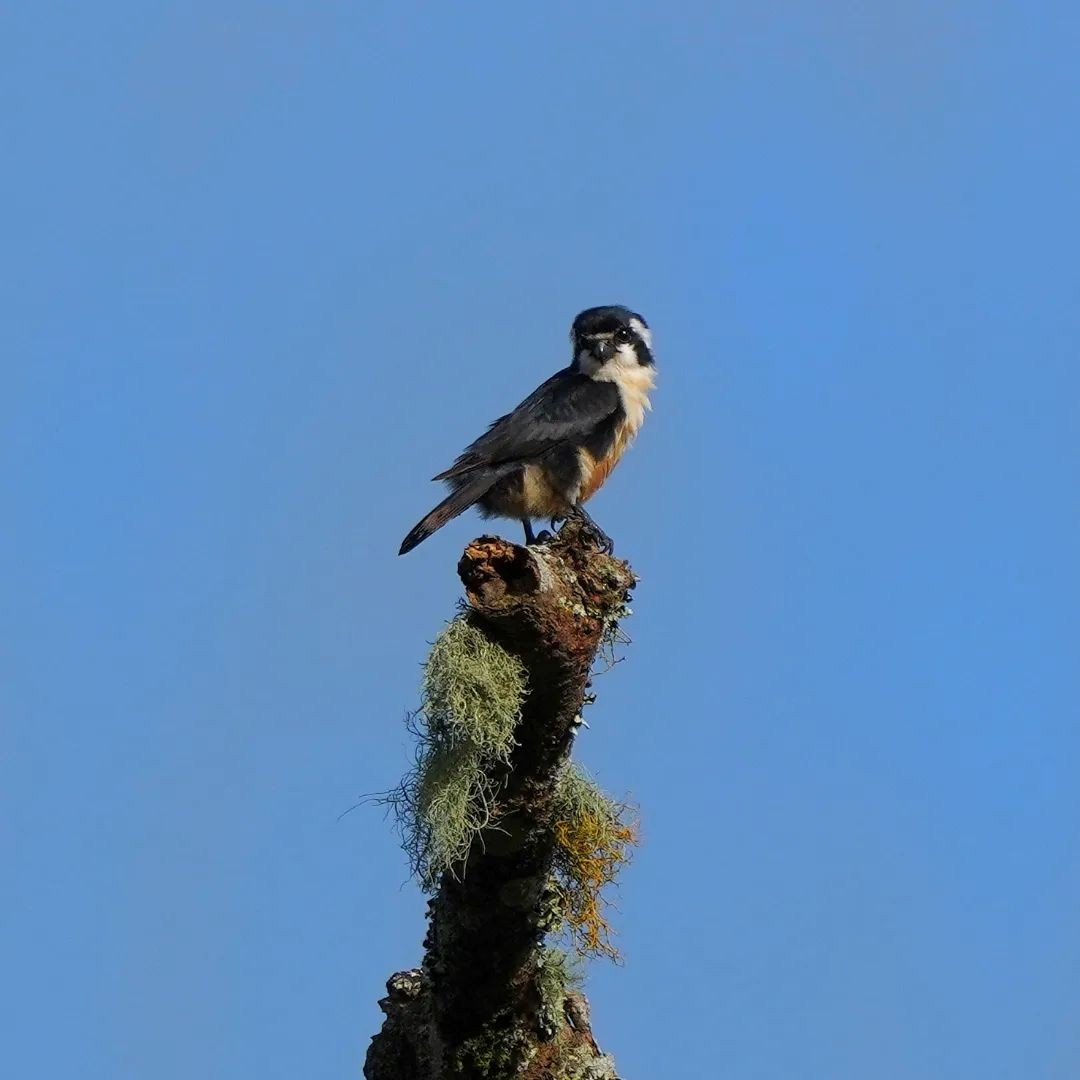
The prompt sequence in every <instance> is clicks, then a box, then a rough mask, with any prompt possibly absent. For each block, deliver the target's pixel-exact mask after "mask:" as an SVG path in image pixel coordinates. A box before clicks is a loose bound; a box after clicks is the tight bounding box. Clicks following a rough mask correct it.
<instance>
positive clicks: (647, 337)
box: [630, 318, 652, 352]
mask: <svg viewBox="0 0 1080 1080" xmlns="http://www.w3.org/2000/svg"><path fill="white" fill-rule="evenodd" d="M630 329H631V330H633V331H634V333H635V334H637V336H638V337H639V338H641V340H642V341H644V342H645V345H646V347H647V348H648V350H649V352H652V331H651V330H650V329H649V328H648V327H647V326H646V325H645V324H644V323H643V322H642V321H641V320H640V319H638V318H633V319H631V320H630Z"/></svg>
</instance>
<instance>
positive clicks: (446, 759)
mask: <svg viewBox="0 0 1080 1080" xmlns="http://www.w3.org/2000/svg"><path fill="white" fill-rule="evenodd" d="M524 695H525V671H524V668H523V666H522V664H521V662H520V661H519V660H518V659H517V658H516V657H514V656H511V655H510V653H508V652H507V651H506V650H505V649H503V648H502V647H500V646H499V645H496V644H495V643H494V642H493V641H491V640H489V639H488V638H487V637H486V636H485V635H484V634H483V633H482V632H481V631H480V630H479V629H477V627H475V626H473V624H472V623H471V622H470V620H469V618H468V616H467V615H459V616H458V617H457V618H455V619H454V620H453V621H451V622H450V623H449V624H448V625H447V627H446V629H445V630H444V631H443V632H442V634H440V635H439V637H438V639H437V640H436V641H435V643H434V645H433V646H432V648H431V652H430V654H429V655H428V659H427V662H426V663H425V665H424V677H423V683H422V693H421V705H420V708H419V710H418V711H417V712H416V713H413V714H412V715H410V716H409V718H408V725H409V728H410V730H411V731H412V732H413V734H414V735H415V736H416V740H417V748H416V763H415V765H414V766H413V768H412V769H411V770H410V771H409V773H408V774H407V775H406V776H405V778H404V779H403V780H402V782H401V784H400V785H399V786H398V788H397V789H396V790H394V791H393V792H391V793H390V794H389V795H388V796H387V797H386V802H387V803H389V805H390V806H391V808H392V809H393V811H394V813H395V815H396V816H397V820H398V826H399V828H400V830H401V834H402V846H403V847H404V849H405V851H406V852H407V854H408V855H409V859H410V862H411V865H412V869H413V872H414V873H415V874H416V875H417V877H418V878H419V879H420V882H421V884H422V885H423V886H424V887H425V888H429V889H430V888H433V887H434V886H435V885H436V884H437V882H438V879H439V876H440V875H441V874H442V873H443V872H444V871H447V870H449V871H452V872H453V871H455V870H456V869H457V868H459V867H460V865H461V863H462V861H463V860H464V859H465V857H466V855H467V854H468V852H469V848H470V846H471V845H472V842H473V839H474V838H475V837H476V835H477V833H479V832H480V831H481V830H482V829H484V828H486V827H487V826H488V825H490V824H491V822H492V811H493V804H494V798H495V784H494V781H493V780H492V779H491V777H490V769H491V767H492V766H493V765H495V764H497V763H498V762H506V761H508V760H509V757H510V752H511V750H512V749H513V746H514V725H515V724H516V723H517V720H518V717H519V716H520V713H521V702H522V699H523V697H524Z"/></svg>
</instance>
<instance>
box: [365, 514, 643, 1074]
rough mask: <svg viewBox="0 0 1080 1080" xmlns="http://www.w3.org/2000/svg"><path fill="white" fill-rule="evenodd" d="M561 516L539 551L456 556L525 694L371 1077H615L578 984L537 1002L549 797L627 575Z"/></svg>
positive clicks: (390, 998) (382, 1036)
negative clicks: (493, 812)
mask: <svg viewBox="0 0 1080 1080" xmlns="http://www.w3.org/2000/svg"><path fill="white" fill-rule="evenodd" d="M587 541H588V537H587V534H586V535H582V533H581V532H580V531H579V528H578V526H577V525H576V524H575V523H568V524H567V525H565V526H564V527H563V529H562V530H561V532H560V534H559V535H558V536H557V537H556V538H555V539H554V540H553V541H552V542H551V543H550V544H548V545H546V546H536V547H532V548H524V547H520V546H518V545H515V544H511V543H508V542H507V541H505V540H499V539H496V538H493V537H481V538H480V539H478V540H475V541H473V542H472V543H471V544H470V545H469V546H468V547H467V548H466V549H465V553H464V555H463V556H462V558H461V561H460V563H459V564H458V573H459V575H460V577H461V580H462V582H463V584H464V586H465V591H466V597H467V600H468V605H469V619H470V621H471V622H472V623H473V625H475V626H476V627H478V628H480V629H481V631H482V632H483V634H484V635H485V636H487V637H488V638H489V640H491V641H493V642H496V643H497V644H499V645H501V646H502V647H503V648H504V649H506V650H507V651H508V652H510V653H511V654H513V655H514V656H517V657H518V658H519V659H520V660H521V662H522V664H523V665H524V668H525V672H526V677H527V687H528V689H527V694H526V696H525V698H524V701H523V704H522V708H521V715H520V719H519V721H518V723H517V727H516V729H515V732H514V742H515V746H514V750H513V752H512V755H511V758H510V761H509V764H508V765H503V766H500V767H498V774H497V775H496V776H495V777H494V779H495V781H496V782H497V783H498V785H499V795H498V816H497V827H493V828H488V829H486V830H484V832H483V833H481V834H480V835H478V836H477V837H476V839H475V841H474V842H473V844H472V846H471V848H470V850H469V854H468V857H467V859H466V861H465V864H464V866H463V867H461V868H460V869H459V870H458V871H456V872H445V873H443V874H442V876H441V878H440V879H439V882H438V888H437V891H436V892H435V895H434V896H433V898H432V900H431V902H430V903H429V906H428V918H429V927H428V933H427V937H426V939H425V942H424V945H425V952H424V958H423V962H422V965H421V967H420V968H418V969H414V970H410V971H405V972H399V973H397V974H396V975H394V976H392V977H391V978H390V980H389V981H388V983H387V991H388V992H387V996H386V997H385V998H383V999H382V1000H381V1001H380V1002H379V1005H380V1007H381V1008H382V1010H383V1012H384V1013H385V1014H386V1019H385V1020H384V1022H383V1027H382V1030H381V1031H380V1032H379V1033H378V1034H377V1035H376V1036H375V1037H374V1038H373V1040H372V1043H371V1046H370V1048H369V1050H368V1054H367V1060H366V1063H365V1066H364V1076H365V1077H366V1078H367V1080H442V1078H443V1077H448V1078H449V1077H461V1078H476V1080H503V1078H510V1077H522V1078H525V1080H547V1078H550V1080H578V1078H583V1080H611V1078H615V1075H616V1074H615V1068H614V1063H613V1062H612V1060H611V1058H609V1057H608V1056H606V1055H604V1054H602V1053H601V1052H600V1050H599V1048H598V1047H597V1043H596V1041H595V1039H594V1038H593V1034H592V1031H591V1030H590V1026H589V1021H588V1004H587V1002H586V1001H585V998H584V996H583V995H582V994H580V993H579V992H577V991H575V990H568V991H567V992H566V993H565V994H563V995H561V1000H560V1001H559V1002H558V1005H559V1008H558V1009H557V1011H556V1014H555V1015H553V1010H552V1009H551V1008H550V1007H548V1006H550V1002H549V1001H546V1000H545V991H544V987H543V976H542V972H541V969H542V967H543V964H544V953H545V950H544V948H543V940H544V936H545V934H546V933H547V932H548V931H550V930H551V929H552V928H553V926H552V917H551V893H550V889H551V885H550V883H551V874H552V865H553V859H554V858H555V845H556V840H555V835H554V833H555V830H554V809H553V802H554V796H555V789H556V784H557V781H558V777H559V774H560V771H561V770H562V769H563V767H564V765H565V764H566V760H567V758H568V756H569V753H570V748H571V744H572V742H573V739H574V734H575V732H576V730H577V727H578V725H579V723H580V718H581V710H582V707H583V703H584V699H585V694H586V690H587V686H588V683H589V676H590V670H591V668H592V664H593V661H594V659H595V657H596V653H597V650H598V649H599V648H600V646H601V644H602V642H603V640H604V638H605V634H606V633H608V632H610V629H611V627H612V626H613V625H614V623H615V622H616V620H617V619H618V617H619V615H620V614H621V613H622V612H623V611H624V609H625V604H626V601H627V599H628V598H629V590H630V588H631V587H632V585H633V584H634V577H633V574H632V573H631V571H630V568H629V567H628V566H627V564H626V563H624V562H622V561H620V560H618V559H615V558H613V557H611V556H608V555H605V554H603V553H601V552H599V551H597V550H595V549H594V548H592V547H591V546H590V545H589V544H588V542H587Z"/></svg>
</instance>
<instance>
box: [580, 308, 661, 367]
mask: <svg viewBox="0 0 1080 1080" xmlns="http://www.w3.org/2000/svg"><path fill="white" fill-rule="evenodd" d="M570 341H571V343H572V344H573V346H574V367H575V368H576V369H577V370H578V371H580V372H581V373H582V374H583V375H589V376H592V377H595V376H596V375H597V373H598V372H600V371H601V370H602V369H606V368H611V367H616V366H617V367H620V368H624V369H627V368H634V367H652V365H653V355H652V334H651V333H650V332H649V324H648V323H647V322H646V321H645V320H644V319H643V318H642V317H641V316H640V315H638V314H637V313H636V312H634V311H631V310H630V309H629V308H624V307H594V308H588V309H587V310H586V311H583V312H582V313H581V314H580V315H579V316H578V317H577V318H576V319H575V320H574V325H573V326H572V327H571V329H570Z"/></svg>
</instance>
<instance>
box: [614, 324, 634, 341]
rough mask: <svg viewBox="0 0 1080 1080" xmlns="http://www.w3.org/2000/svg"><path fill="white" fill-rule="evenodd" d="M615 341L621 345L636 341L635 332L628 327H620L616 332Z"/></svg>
mask: <svg viewBox="0 0 1080 1080" xmlns="http://www.w3.org/2000/svg"><path fill="white" fill-rule="evenodd" d="M615 340H616V341H617V342H618V343H619V344H620V345H625V344H627V342H630V341H633V340H634V331H633V330H631V329H630V327H628V326H620V327H619V329H618V330H616V331H615Z"/></svg>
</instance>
